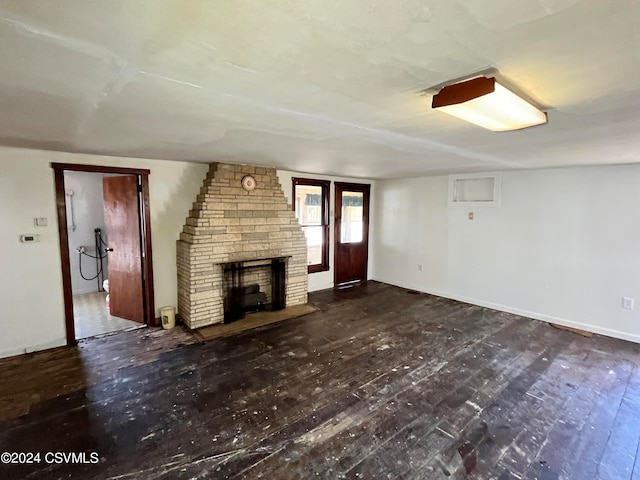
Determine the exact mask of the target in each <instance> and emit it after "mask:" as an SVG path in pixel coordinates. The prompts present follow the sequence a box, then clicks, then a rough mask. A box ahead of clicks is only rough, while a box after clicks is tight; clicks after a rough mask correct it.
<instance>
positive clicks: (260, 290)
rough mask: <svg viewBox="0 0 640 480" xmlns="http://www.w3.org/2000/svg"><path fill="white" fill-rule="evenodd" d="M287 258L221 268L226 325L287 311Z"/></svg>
mask: <svg viewBox="0 0 640 480" xmlns="http://www.w3.org/2000/svg"><path fill="white" fill-rule="evenodd" d="M287 258H289V257H276V258H264V259H259V260H249V261H243V262H228V263H222V264H220V265H221V267H222V272H223V276H222V289H223V305H224V322H225V323H229V322H233V321H236V320H240V319H242V318H244V316H245V314H246V313H249V312H257V311H261V310H271V311H273V310H282V309H283V308H284V307H285V282H286V263H287Z"/></svg>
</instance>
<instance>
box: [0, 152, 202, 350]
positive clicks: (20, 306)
mask: <svg viewBox="0 0 640 480" xmlns="http://www.w3.org/2000/svg"><path fill="white" fill-rule="evenodd" d="M51 162H61V163H82V164H90V165H110V166H119V167H131V168H147V169H149V170H150V171H151V174H150V175H149V189H150V192H149V196H150V202H151V205H150V210H151V236H152V247H153V270H154V289H155V304H156V315H158V310H159V308H160V307H162V306H164V305H176V304H177V281H176V240H177V239H178V237H179V233H180V231H181V229H182V226H183V224H184V221H185V218H186V216H187V214H188V211H189V209H190V208H191V204H192V202H193V201H194V200H195V196H196V194H197V193H198V192H199V189H200V186H201V185H202V181H203V179H204V177H205V175H206V172H207V170H208V165H204V164H194V163H186V162H171V161H161V160H146V159H137V158H120V157H106V156H98V155H84V154H70V153H58V152H48V151H40V150H27V149H17V148H0V224H1V225H2V228H0V272H1V274H2V275H1V276H0V306H1V308H0V357H3V356H8V355H14V354H18V353H23V352H25V351H32V350H39V349H43V348H48V347H54V346H60V345H64V344H65V338H66V333H65V323H64V303H63V297H62V295H63V294H62V273H61V266H60V250H59V241H58V231H57V228H58V227H57V218H56V208H55V193H54V182H53V170H52V169H51V167H50V166H49V164H50V163H51ZM34 217H47V218H48V219H49V225H48V227H34V220H33V219H34ZM23 233H38V234H40V240H41V241H40V242H39V243H34V244H23V243H20V241H19V236H20V234H23Z"/></svg>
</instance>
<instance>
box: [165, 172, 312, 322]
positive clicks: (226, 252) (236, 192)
mask: <svg viewBox="0 0 640 480" xmlns="http://www.w3.org/2000/svg"><path fill="white" fill-rule="evenodd" d="M245 175H252V176H253V177H254V178H255V180H256V184H257V185H256V187H255V189H254V190H251V191H246V190H244V189H243V188H242V185H241V181H242V178H243V177H244V176H245ZM276 257H290V258H289V259H288V261H287V267H286V280H285V302H286V306H292V305H299V304H304V303H307V242H306V239H305V236H304V233H303V232H302V229H301V228H300V225H299V224H298V220H297V219H296V218H295V215H294V213H293V211H292V209H291V206H290V205H287V200H286V198H285V196H284V192H283V191H282V187H281V186H280V182H279V181H278V177H277V175H276V170H275V168H267V167H256V166H251V165H234V164H226V163H214V164H212V165H211V166H210V168H209V172H208V173H207V177H206V178H205V180H204V183H203V186H202V188H201V189H200V194H199V195H198V196H197V198H196V201H195V202H194V203H193V209H192V210H190V211H189V217H187V219H186V223H185V225H184V227H183V229H182V233H181V234H180V240H178V242H177V267H178V312H179V314H180V317H181V318H182V320H183V321H184V322H185V324H186V325H187V326H188V327H189V328H192V329H195V328H200V327H204V326H206V325H212V324H214V323H221V322H223V320H224V308H223V289H222V283H223V273H222V267H221V265H220V264H221V263H226V262H243V261H251V260H256V259H262V258H276Z"/></svg>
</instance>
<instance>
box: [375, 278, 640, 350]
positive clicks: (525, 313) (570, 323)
mask: <svg viewBox="0 0 640 480" xmlns="http://www.w3.org/2000/svg"><path fill="white" fill-rule="evenodd" d="M372 280H376V281H378V282H382V283H388V284H389V285H395V286H396V287H401V288H407V289H409V290H417V291H419V292H423V293H428V294H429V295H435V296H437V297H443V298H448V299H450V300H456V301H458V302H464V303H470V304H472V305H477V306H479V307H486V308H491V309H493V310H498V311H500V312H506V313H512V314H514V315H520V316H521V317H527V318H531V319H533V320H539V321H542V322H547V323H557V324H559V325H564V326H565V327H571V328H577V329H579V330H586V331H588V332H593V333H597V334H599V335H605V336H607V337H613V338H618V339H620V340H627V341H629V342H633V343H640V335H635V334H632V333H627V332H621V331H620V330H613V329H611V328H605V327H599V326H597V325H592V324H589V323H582V322H577V321H575V320H570V319H568V318H561V317H554V316H553V315H546V314H544V313H539V312H532V311H530V310H524V309H522V308H517V307H510V306H508V305H502V304H499V303H493V302H487V301H484V300H481V299H478V298H472V297H465V296H463V295H456V294H453V293H449V292H443V291H441V290H433V289H425V288H423V287H418V286H416V285H411V284H399V283H395V282H389V281H387V280H383V279H381V278H377V277H376V278H373V279H372Z"/></svg>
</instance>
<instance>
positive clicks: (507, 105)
mask: <svg viewBox="0 0 640 480" xmlns="http://www.w3.org/2000/svg"><path fill="white" fill-rule="evenodd" d="M431 107H432V108H435V109H438V110H440V111H443V112H445V113H448V114H449V115H453V116H454V117H458V118H461V119H462V120H466V121H467V122H471V123H475V124H476V125H479V126H481V127H484V128H487V129H489V130H493V131H494V132H504V131H507V130H520V129H521V128H527V127H532V126H534V125H541V124H543V123H547V114H546V113H544V112H542V111H541V110H539V109H538V108H536V107H534V106H533V105H531V104H530V103H529V102H527V101H526V100H524V99H522V98H521V97H519V96H518V95H516V94H515V93H513V92H512V91H510V90H508V89H506V88H505V87H503V86H502V85H500V84H499V83H498V82H496V79H495V78H486V77H478V78H473V79H471V80H467V81H465V82H460V83H454V84H453V85H447V86H446V87H443V88H442V90H440V92H438V93H437V94H436V95H434V96H433V101H432V103H431Z"/></svg>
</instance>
